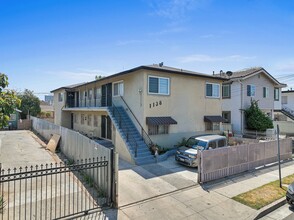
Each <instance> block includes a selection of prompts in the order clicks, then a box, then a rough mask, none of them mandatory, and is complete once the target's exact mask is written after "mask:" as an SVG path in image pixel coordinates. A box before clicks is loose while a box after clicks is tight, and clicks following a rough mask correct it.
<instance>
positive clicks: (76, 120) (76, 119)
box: [74, 114, 78, 123]
mask: <svg viewBox="0 0 294 220" xmlns="http://www.w3.org/2000/svg"><path fill="white" fill-rule="evenodd" d="M74 123H78V114H74Z"/></svg>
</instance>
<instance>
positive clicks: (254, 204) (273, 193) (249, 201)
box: [232, 175, 294, 210]
mask: <svg viewBox="0 0 294 220" xmlns="http://www.w3.org/2000/svg"><path fill="white" fill-rule="evenodd" d="M293 181H294V175H290V176H287V177H284V178H283V179H282V183H283V184H287V185H289V184H290V183H292V182H293ZM286 192H287V187H285V186H283V188H280V182H279V180H276V181H273V182H270V183H268V184H265V185H263V186H260V187H258V188H256V189H253V190H250V191H248V192H245V193H242V194H239V195H237V196H235V197H233V198H232V199H234V200H235V201H238V202H240V203H242V204H244V205H247V206H249V207H251V208H254V209H257V210H258V209H260V208H262V207H264V206H266V205H268V204H270V203H272V202H274V201H276V200H278V199H280V198H282V197H284V196H286Z"/></svg>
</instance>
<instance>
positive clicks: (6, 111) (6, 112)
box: [0, 73, 20, 128]
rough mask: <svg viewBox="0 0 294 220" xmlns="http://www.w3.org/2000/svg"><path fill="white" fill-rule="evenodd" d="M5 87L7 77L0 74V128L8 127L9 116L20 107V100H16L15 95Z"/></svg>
mask: <svg viewBox="0 0 294 220" xmlns="http://www.w3.org/2000/svg"><path fill="white" fill-rule="evenodd" d="M7 86H8V77H7V75H5V74H3V73H0V128H3V127H5V126H7V125H8V121H9V117H10V114H12V113H13V112H14V110H15V108H17V107H19V105H20V99H18V98H17V95H16V93H15V92H14V91H13V90H9V89H6V87H7Z"/></svg>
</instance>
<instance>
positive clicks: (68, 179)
mask: <svg viewBox="0 0 294 220" xmlns="http://www.w3.org/2000/svg"><path fill="white" fill-rule="evenodd" d="M110 165H111V164H110V163H109V161H107V160H106V159H105V157H104V158H92V159H85V160H77V161H68V162H67V163H63V162H61V163H55V164H52V163H51V164H45V165H43V164H42V165H35V166H30V167H28V166H26V167H19V168H18V169H17V168H14V169H7V170H4V169H1V164H0V171H1V172H0V219H67V218H73V217H75V216H83V215H87V214H89V213H91V212H96V211H99V210H101V208H102V207H104V206H111V205H112V202H113V201H112V198H113V196H112V192H113V187H112V183H111V182H109V180H110V181H111V180H112V177H111V170H112V169H110V167H109V166H110Z"/></svg>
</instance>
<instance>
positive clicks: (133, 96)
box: [52, 65, 226, 164]
mask: <svg viewBox="0 0 294 220" xmlns="http://www.w3.org/2000/svg"><path fill="white" fill-rule="evenodd" d="M224 81H226V79H223V78H221V77H217V76H212V75H206V74H201V73H197V72H193V71H187V70H182V69H176V68H171V67H166V66H163V65H150V66H140V67H137V68H134V69H130V70H127V71H123V72H120V73H117V74H114V75H111V76H108V77H104V78H101V79H98V80H95V81H92V82H88V83H82V84H78V85H73V86H67V87H61V88H58V89H55V90H53V91H52V92H53V93H54V110H55V123H56V124H58V125H62V126H64V127H68V128H71V129H74V130H76V131H79V132H81V133H84V134H86V135H88V136H90V137H93V138H103V139H108V140H111V141H112V142H113V143H114V145H115V146H116V148H117V150H118V151H119V153H120V156H121V157H122V158H124V159H127V160H129V161H132V162H135V163H138V164H140V161H141V162H142V161H145V162H146V163H147V162H148V161H151V160H153V156H152V155H150V151H149V150H148V147H149V146H150V145H151V144H152V145H154V144H157V145H159V146H160V147H165V148H169V147H173V146H174V145H175V144H177V142H179V141H180V140H181V139H182V138H183V137H185V138H187V137H189V136H191V135H196V134H202V133H207V132H211V133H213V132H214V133H216V132H220V131H221V130H222V120H223V119H222V117H221V113H222V97H221V94H222V91H221V88H222V83H223V82H224ZM140 140H141V141H140ZM144 144H145V145H144ZM145 148H146V149H147V150H145ZM145 162H142V163H145Z"/></svg>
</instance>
